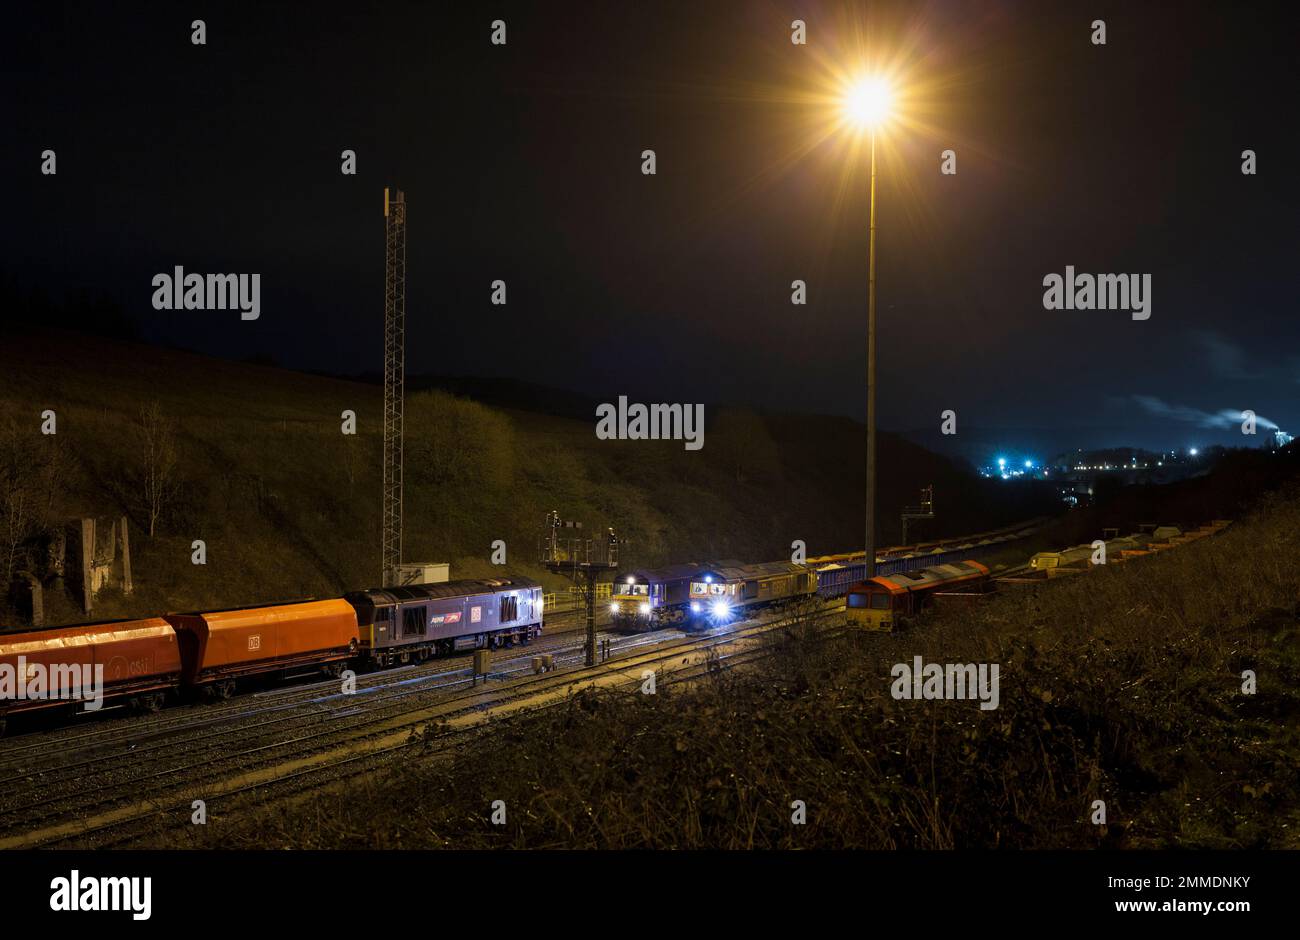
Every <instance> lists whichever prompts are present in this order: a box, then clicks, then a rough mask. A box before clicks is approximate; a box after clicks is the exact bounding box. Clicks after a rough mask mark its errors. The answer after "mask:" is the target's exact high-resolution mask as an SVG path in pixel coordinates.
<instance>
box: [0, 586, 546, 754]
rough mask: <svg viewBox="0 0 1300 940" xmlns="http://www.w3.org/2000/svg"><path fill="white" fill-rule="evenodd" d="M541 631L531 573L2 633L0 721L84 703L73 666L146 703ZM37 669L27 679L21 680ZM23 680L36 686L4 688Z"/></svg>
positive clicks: (107, 694)
mask: <svg viewBox="0 0 1300 940" xmlns="http://www.w3.org/2000/svg"><path fill="white" fill-rule="evenodd" d="M541 632H542V588H541V585H540V584H539V583H538V582H536V581H533V580H532V579H530V578H523V577H511V578H498V579H490V580H489V579H481V580H476V579H465V580H459V581H448V582H444V583H442V584H426V585H418V586H409V587H390V588H382V589H376V590H371V591H357V592H353V593H351V594H347V595H345V596H344V597H342V598H333V599H329V600H319V601H317V600H312V601H294V602H289V603H283V604H272V605H268V606H261V607H242V608H235V609H231V610H218V611H206V612H197V613H182V614H167V615H165V616H163V617H153V618H149V619H146V620H117V621H112V622H108V623H94V624H77V625H73V626H67V627H54V628H50V629H40V630H29V631H24V632H19V633H5V634H0V731H3V729H4V725H5V721H6V718H7V717H8V716H9V715H12V714H16V713H19V712H26V711H34V710H39V709H48V708H65V709H66V708H73V707H77V705H76V704H74V703H83V704H84V701H85V699H86V689H87V682H86V680H85V677H86V676H88V675H93V674H94V672H95V671H97V670H102V686H100V687H99V688H98V689H97V694H98V695H99V696H102V700H101V704H102V702H113V703H115V704H126V705H128V706H131V707H133V708H135V709H138V710H145V711H152V710H156V709H157V708H159V707H161V706H162V705H163V704H164V703H165V702H166V701H167V700H169V699H175V698H177V697H181V696H186V697H189V696H192V695H194V694H196V693H205V694H206V695H208V696H210V697H215V698H227V697H229V696H230V694H231V693H232V692H234V691H235V689H236V687H237V686H238V685H239V684H240V683H242V682H245V681H247V680H250V679H253V678H256V677H266V676H272V675H276V674H281V675H282V674H285V673H288V672H290V671H293V670H299V671H303V670H305V671H311V672H321V673H324V674H325V675H334V676H337V675H339V674H341V673H342V671H343V669H344V668H345V667H351V668H355V669H358V670H366V669H378V668H383V667H386V666H392V665H397V664H403V663H409V662H412V661H423V660H425V659H427V658H429V657H430V656H432V655H434V654H439V653H448V652H451V651H453V650H466V649H480V648H495V647H499V646H508V645H513V644H514V643H517V642H518V643H527V642H528V641H529V640H532V639H534V638H536V637H538V636H540V635H541ZM37 676H39V677H40V680H41V681H40V684H39V686H38V685H37V684H36V683H35V682H34V681H33V682H31V683H29V679H31V680H34V679H35V678H36V677H37ZM6 680H7V681H6ZM24 688H25V689H27V690H31V689H34V688H39V695H17V696H16V695H14V694H13V692H14V691H15V690H19V689H24Z"/></svg>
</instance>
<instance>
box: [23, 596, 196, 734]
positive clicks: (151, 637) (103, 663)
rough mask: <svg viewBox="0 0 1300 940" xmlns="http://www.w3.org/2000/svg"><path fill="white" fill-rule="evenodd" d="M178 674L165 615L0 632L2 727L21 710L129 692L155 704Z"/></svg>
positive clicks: (81, 703) (144, 704)
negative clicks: (25, 630) (18, 631)
mask: <svg viewBox="0 0 1300 940" xmlns="http://www.w3.org/2000/svg"><path fill="white" fill-rule="evenodd" d="M180 676H181V657H180V651H179V648H178V645H177V642H176V634H175V632H174V631H173V630H172V628H171V625H170V624H168V623H167V621H166V620H163V619H162V618H160V617H153V618H150V619H147V620H115V621H112V622H109V623H90V624H73V625H70V626H66V627H51V628H48V629H43V630H32V631H28V632H25V633H10V634H3V633H0V733H2V732H3V731H4V727H5V723H6V720H7V718H8V716H10V715H13V714H17V713H19V712H27V711H36V710H41V709H48V708H62V709H67V710H70V711H75V710H82V709H85V708H86V705H87V703H88V702H89V703H90V704H91V710H94V709H95V708H96V707H98V706H97V705H96V704H95V702H96V701H97V702H98V705H102V704H103V703H104V702H110V701H111V702H114V703H118V702H122V701H124V700H125V701H126V703H127V704H130V705H132V706H134V707H137V708H140V709H144V710H154V709H157V708H158V707H159V706H161V705H162V703H163V698H164V696H165V694H166V693H167V692H169V691H171V690H174V689H175V688H176V686H177V684H178V683H179V681H180ZM101 683H102V685H101Z"/></svg>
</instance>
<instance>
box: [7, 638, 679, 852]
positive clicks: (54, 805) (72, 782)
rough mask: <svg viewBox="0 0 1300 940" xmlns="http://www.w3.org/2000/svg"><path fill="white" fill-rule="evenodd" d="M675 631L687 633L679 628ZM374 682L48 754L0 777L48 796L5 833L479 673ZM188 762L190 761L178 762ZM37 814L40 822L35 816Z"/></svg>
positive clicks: (10, 817)
mask: <svg viewBox="0 0 1300 940" xmlns="http://www.w3.org/2000/svg"><path fill="white" fill-rule="evenodd" d="M673 633H674V635H677V636H680V634H676V632H675V631H674V632H673ZM656 639H657V637H649V638H645V637H631V638H625V639H623V640H622V641H621V642H619V643H617V644H613V645H611V649H613V650H617V651H620V652H622V651H626V650H630V649H634V648H636V647H638V646H643V645H646V644H647V643H652V642H655V641H656ZM551 650H552V654H553V655H555V656H557V658H558V659H559V661H560V662H562V663H576V662H577V661H578V660H580V659H581V658H582V654H583V647H582V646H581V645H572V644H571V645H568V646H564V647H560V646H556V645H554V644H553V645H552V647H551ZM529 655H531V654H529ZM528 658H529V656H520V657H512V658H510V659H507V660H504V661H501V662H499V663H498V668H497V669H496V670H494V671H493V673H492V674H491V676H490V680H497V681H503V680H508V679H511V678H513V677H517V676H520V675H523V674H526V673H528V672H531V668H530V666H529V664H528ZM395 673H396V675H395ZM370 678H372V680H374V681H372V683H371V684H370V685H369V686H368V687H366V688H358V690H357V692H355V693H344V692H342V691H341V689H340V686H339V683H338V682H337V681H336V680H332V681H330V682H327V683H318V684H316V685H315V686H313V689H319V687H320V686H322V685H323V686H326V687H328V689H329V691H328V694H324V695H318V696H317V697H315V698H312V699H309V700H306V701H294V702H288V703H284V702H279V703H276V704H273V705H270V706H267V707H255V708H250V709H242V710H241V709H232V710H229V711H228V713H227V714H225V715H223V716H219V717H214V718H206V717H201V720H199V721H197V722H195V723H190V724H184V725H181V726H178V727H175V728H172V729H167V730H161V731H160V730H151V731H149V732H146V733H143V734H141V733H139V732H133V733H131V734H129V735H127V736H125V737H122V738H118V739H117V740H115V741H114V742H112V743H111V744H105V743H103V742H97V743H96V744H94V745H90V746H84V747H82V748H80V749H77V750H75V751H67V750H63V751H60V752H59V753H58V754H57V755H47V756H51V757H57V758H61V761H60V762H59V763H57V764H54V765H47V766H44V767H28V768H24V769H22V770H20V771H19V772H17V773H10V775H9V776H7V777H3V778H0V784H5V785H6V786H5V787H0V792H4V793H6V795H8V794H13V793H17V792H19V791H18V789H17V787H16V786H15V784H21V783H28V784H31V785H39V786H40V787H41V789H42V791H43V795H42V796H41V797H40V798H39V799H36V800H30V801H27V802H23V803H19V804H15V803H12V802H9V803H0V832H4V831H5V830H6V829H10V828H12V827H13V826H15V825H30V824H31V823H32V822H33V821H35V822H36V823H37V824H40V823H42V822H44V821H46V820H47V819H48V818H50V817H52V816H55V815H58V814H59V813H60V812H61V811H62V810H63V809H65V808H66V803H67V801H68V800H70V799H73V798H80V799H83V800H84V799H85V798H87V797H91V796H94V795H95V794H97V793H100V792H109V793H111V792H113V791H114V790H115V789H116V787H117V786H118V784H117V782H116V781H115V780H112V779H109V780H106V781H102V782H99V781H95V779H94V777H93V776H90V775H92V774H94V773H95V772H97V770H100V769H103V770H105V771H106V772H113V773H121V772H122V771H123V770H125V769H130V771H131V780H132V781H133V783H135V784H137V785H138V784H139V783H140V782H141V781H153V780H158V779H162V778H165V777H168V776H172V775H175V774H181V773H185V772H187V771H193V770H197V769H201V768H203V767H206V766H209V765H212V764H220V763H227V762H232V761H236V760H238V759H240V758H250V757H254V756H255V755H258V754H259V753H261V752H263V751H264V750H265V749H266V748H267V747H270V746H277V745H271V744H267V741H268V740H269V739H270V738H271V737H272V736H273V735H275V734H276V733H279V732H281V731H282V730H285V729H293V730H307V729H310V728H312V727H317V728H318V730H317V731H316V732H314V733H311V734H308V735H306V736H300V737H298V738H291V739H289V742H286V741H281V742H279V745H284V744H286V743H291V742H302V741H312V740H313V739H314V738H316V737H319V736H322V735H328V734H338V733H341V732H346V731H350V730H352V729H354V728H356V727H360V726H364V725H365V724H366V723H368V722H369V721H371V720H373V719H374V718H375V717H376V716H381V715H383V714H384V713H385V709H391V706H394V705H396V706H398V707H399V710H400V707H401V705H402V704H403V703H404V701H405V700H407V699H412V700H416V701H417V704H418V702H419V701H422V700H423V699H425V698H428V697H429V696H430V695H431V694H434V693H438V692H441V691H443V690H450V689H458V688H461V687H464V686H466V685H472V684H473V683H474V682H475V677H474V676H473V673H472V672H471V670H469V669H467V668H465V669H456V670H450V671H444V672H428V671H426V672H425V673H424V674H422V675H410V674H409V673H407V674H404V671H403V670H392V671H388V672H384V673H379V674H375V675H374V676H371V677H370ZM490 680H489V681H490ZM226 741H238V742H239V743H240V744H241V745H243V744H246V745H249V746H246V747H243V749H242V750H238V751H234V752H231V751H229V750H225V751H223V750H222V749H221V745H222V743H223V742H226ZM68 758H72V759H68ZM182 760H183V761H184V763H177V761H182ZM124 764H126V765H129V768H127V767H124V766H123V765H124ZM155 768H157V769H155ZM88 784H90V785H88ZM51 791H53V792H51ZM37 814H39V815H37ZM34 815H35V816H36V818H35V820H33V818H32V817H33V816H34Z"/></svg>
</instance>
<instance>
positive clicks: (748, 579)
mask: <svg viewBox="0 0 1300 940" xmlns="http://www.w3.org/2000/svg"><path fill="white" fill-rule="evenodd" d="M1038 522H1039V520H1033V521H1032V522H1029V523H1024V524H1022V525H1019V526H1013V527H1010V528H1007V529H1000V530H997V531H995V532H987V533H982V534H980V535H974V536H969V537H968V538H967V539H966V540H964V541H962V542H961V543H960V544H953V542H952V541H949V542H928V543H924V544H921V545H912V546H898V547H894V548H886V549H883V550H881V551H880V552H878V553H877V555H876V572H875V573H876V574H877V575H879V576H890V575H896V574H901V573H904V572H917V571H923V570H926V569H931V568H935V567H936V566H942V565H947V564H952V563H954V562H961V561H964V560H965V559H967V558H969V556H970V555H971V554H972V553H973V552H976V551H988V550H989V549H990V548H991V547H993V546H996V545H999V544H1002V543H1005V542H1009V541H1014V540H1015V539H1019V538H1023V537H1024V536H1025V535H1026V534H1027V533H1028V532H1030V531H1032V529H1033V527H1034V526H1035V525H1037V524H1038ZM866 575H867V564H866V560H865V558H864V556H863V554H862V553H861V552H858V553H857V554H851V553H850V554H844V555H825V556H822V557H818V558H809V559H808V560H807V563H806V564H805V565H796V564H792V563H789V562H770V563H766V564H759V565H746V564H743V563H741V562H739V561H721V562H708V563H694V562H693V563H691V564H687V565H671V566H668V567H665V568H639V569H637V570H635V571H631V572H628V574H627V575H625V576H624V575H620V577H619V578H618V579H617V580H616V581H615V584H614V586H613V589H612V591H611V596H610V607H609V610H610V622H611V624H612V626H613V628H614V629H616V630H622V631H642V630H655V629H660V628H662V627H668V626H682V625H684V626H687V627H690V626H707V625H708V624H710V623H720V622H725V621H728V620H735V619H736V618H737V617H738V616H739V615H740V614H742V613H745V612H747V611H748V610H750V609H753V608H757V607H764V606H768V605H769V604H781V603H786V602H789V601H793V600H795V599H797V598H798V597H801V596H804V595H808V594H812V593H816V595H817V596H818V597H821V598H823V599H826V600H830V599H833V598H837V597H843V596H844V595H845V594H847V593H848V592H849V591H850V590H851V589H852V588H853V587H854V586H855V585H858V584H860V583H861V582H862V581H863V579H864V578H866Z"/></svg>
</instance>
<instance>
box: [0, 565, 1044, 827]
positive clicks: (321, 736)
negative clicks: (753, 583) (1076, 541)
mask: <svg viewBox="0 0 1300 940" xmlns="http://www.w3.org/2000/svg"><path fill="white" fill-rule="evenodd" d="M936 550H937V549H936ZM999 550H1000V551H1005V548H1003V547H999ZM1036 557H1037V556H1036ZM1002 567H1003V573H1004V574H1005V575H1010V577H1005V578H1003V579H1000V580H997V583H998V584H999V585H1000V586H1001V587H1002V589H1014V588H1016V587H1017V586H1023V585H1025V584H1027V583H1029V582H1027V581H1026V580H1025V579H1023V578H1020V577H1016V575H1019V574H1021V573H1022V572H1024V571H1027V570H1030V569H1031V563H1026V564H1024V565H1019V566H1010V567H1007V566H1002ZM929 570H939V569H929ZM608 614H609V611H608V610H604V611H602V615H601V618H600V625H601V626H602V627H604V628H606V629H602V630H601V632H600V633H599V634H598V638H597V639H598V644H599V649H600V657H599V658H600V661H599V663H598V664H597V665H596V666H585V665H583V663H584V652H585V646H584V635H583V624H582V622H581V613H580V612H579V611H572V612H564V613H556V614H552V615H550V616H548V618H547V624H546V632H545V633H544V634H543V635H542V636H541V637H540V638H538V639H536V640H534V641H532V642H530V643H528V644H526V645H525V644H520V645H512V646H510V647H508V648H505V649H502V650H498V651H496V652H495V653H494V654H493V656H492V658H491V661H490V665H488V667H487V668H486V670H485V671H484V672H482V673H479V672H476V665H475V659H474V655H473V654H472V653H460V654H455V655H450V656H444V657H440V658H436V659H432V660H428V661H423V662H418V663H414V664H410V665H404V666H399V667H397V668H389V669H384V670H379V671H375V672H362V673H360V674H359V675H353V674H351V673H345V674H344V676H343V678H341V679H340V678H337V677H326V678H324V679H322V678H321V674H320V673H319V672H318V671H314V670H310V669H303V670H300V671H299V673H300V674H299V675H296V676H295V675H294V674H293V673H292V672H290V674H289V675H288V676H287V677H286V679H285V681H283V682H279V683H271V684H266V685H265V686H264V687H261V688H260V689H257V690H254V689H249V690H247V691H246V692H245V693H244V694H241V695H238V696H236V697H235V698H232V699H228V700H221V701H217V702H215V703H214V702H207V703H193V704H184V705H177V706H174V707H170V708H167V709H164V710H162V711H160V712H157V713H154V714H146V715H133V716H131V717H127V716H125V715H122V714H120V712H121V711H123V709H122V708H120V707H119V708H116V709H114V708H110V709H106V710H105V711H104V712H103V713H101V714H99V715H97V716H88V715H84V714H83V715H82V716H80V717H79V718H77V719H76V720H75V721H72V722H65V723H62V724H58V725H56V724H55V722H53V721H50V720H45V717H44V716H39V715H38V716H30V720H29V721H27V722H25V723H24V725H23V727H22V731H21V732H20V733H17V734H11V736H10V737H8V738H6V739H4V740H0V784H3V786H2V787H0V848H30V847H46V846H71V847H82V848H92V847H93V848H98V847H130V846H132V845H133V844H136V843H137V842H139V841H140V840H142V839H146V838H150V837H154V836H156V835H158V834H159V833H160V832H164V831H166V830H176V829H181V830H182V831H183V830H185V829H186V828H187V827H189V826H191V824H192V823H193V822H194V821H195V819H196V818H198V817H200V816H202V817H204V818H205V819H206V818H207V817H208V816H211V817H215V818H219V817H220V815H221V814H223V813H228V812H232V811H242V810H244V809H247V808H249V807H252V806H265V805H270V804H272V803H277V802H281V801H292V800H294V799H296V798H299V797H301V796H303V795H304V794H307V793H310V792H312V791H316V790H319V789H320V788H325V787H329V786H330V785H331V784H333V783H335V782H336V781H339V780H341V779H343V778H355V777H357V776H360V775H365V774H368V773H371V772H374V771H376V770H377V769H379V768H381V767H383V766H384V765H385V764H387V763H388V762H390V761H393V760H395V759H400V758H402V757H403V756H406V755H410V754H411V753H413V752H418V753H419V754H421V755H422V756H429V755H435V756H436V755H438V754H451V753H453V752H455V751H456V749H458V748H461V747H463V746H465V745H466V743H467V742H470V741H473V740H474V739H475V737H476V736H477V735H479V734H481V733H484V732H485V730H486V729H487V728H488V726H489V725H490V724H493V723H499V722H503V721H509V720H510V719H512V718H514V717H517V716H520V715H522V714H524V713H527V712H535V711H537V710H539V709H545V708H547V707H549V706H553V705H556V704H558V703H562V702H565V701H567V700H568V699H569V698H570V697H571V696H572V695H574V694H575V693H577V692H579V691H582V690H585V689H602V690H615V691H620V690H621V691H626V692H628V693H636V692H637V691H639V690H640V691H644V688H643V684H644V683H645V682H646V681H647V678H648V677H650V676H651V674H653V681H654V682H656V683H658V682H678V683H680V682H689V681H691V680H692V679H695V678H698V677H700V676H702V675H705V674H708V673H710V672H715V671H718V670H723V669H731V668H733V667H736V666H741V665H744V664H746V663H749V662H752V661H754V660H756V659H760V658H762V657H764V656H765V655H767V654H768V652H769V651H770V649H771V647H772V643H771V641H772V640H773V639H774V638H778V637H780V636H781V634H782V632H783V631H785V630H787V629H788V628H790V627H792V626H793V625H795V624H796V623H798V624H800V625H801V626H803V627H807V628H810V629H814V630H817V631H819V632H821V633H824V634H825V635H828V636H829V635H834V634H836V633H839V632H841V631H844V630H846V629H849V626H850V621H849V620H848V618H846V616H845V607H844V602H843V599H842V598H826V597H821V598H819V597H817V596H816V595H812V596H808V597H805V598H803V599H802V600H801V601H799V602H797V603H795V604H792V605H786V606H777V607H770V608H767V609H764V610H758V611H747V612H746V616H744V617H737V618H736V619H735V620H733V621H732V622H729V623H724V624H717V625H713V626H712V627H711V628H709V629H707V630H705V631H703V632H685V631H683V630H681V629H677V628H672V627H664V628H659V629H653V630H649V631H647V632H640V633H630V634H629V633H626V632H613V631H611V630H609V629H607V628H608V627H609V626H610V624H609V622H608ZM479 668H482V664H481V663H480V665H479ZM115 712H116V713H117V714H115ZM13 730H15V731H18V730H19V729H18V728H14V729H13Z"/></svg>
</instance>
